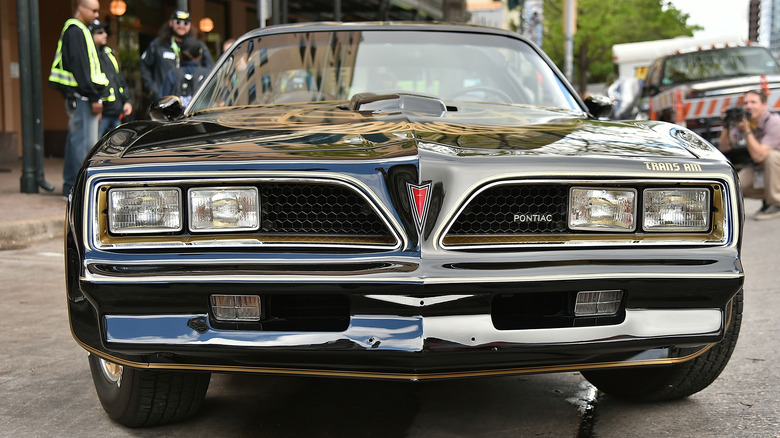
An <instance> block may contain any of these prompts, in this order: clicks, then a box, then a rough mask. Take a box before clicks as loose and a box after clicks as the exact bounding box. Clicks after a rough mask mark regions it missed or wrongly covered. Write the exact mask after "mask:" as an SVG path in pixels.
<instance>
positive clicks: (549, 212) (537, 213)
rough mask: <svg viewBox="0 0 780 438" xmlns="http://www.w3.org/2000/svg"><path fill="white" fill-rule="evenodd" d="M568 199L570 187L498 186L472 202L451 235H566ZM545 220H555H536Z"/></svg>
mask: <svg viewBox="0 0 780 438" xmlns="http://www.w3.org/2000/svg"><path fill="white" fill-rule="evenodd" d="M568 197H569V187H568V186H566V185H553V184H529V185H496V186H493V187H490V188H488V189H486V190H484V191H482V192H480V193H479V194H477V196H475V197H474V198H473V199H472V200H471V202H469V204H468V205H467V206H466V208H464V209H463V211H461V213H460V214H459V215H458V217H457V219H456V220H455V222H454V223H453V224H452V227H450V231H449V233H448V234H449V235H455V236H459V235H460V236H463V235H471V234H506V233H511V234H529V233H532V234H537V233H542V234H559V233H566V232H567V229H566V208H567V205H568V199H569V198H568ZM516 216H518V220H515V217H516ZM542 217H544V218H545V219H546V218H548V217H549V218H550V219H552V220H550V221H547V220H534V218H537V219H539V218H542Z"/></svg>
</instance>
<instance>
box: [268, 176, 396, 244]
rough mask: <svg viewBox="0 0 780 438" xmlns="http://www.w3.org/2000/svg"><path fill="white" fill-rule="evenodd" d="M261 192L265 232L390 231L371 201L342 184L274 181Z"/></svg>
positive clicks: (357, 233)
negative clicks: (369, 202) (371, 204)
mask: <svg viewBox="0 0 780 438" xmlns="http://www.w3.org/2000/svg"><path fill="white" fill-rule="evenodd" d="M260 192H261V194H260V199H261V205H262V207H261V208H262V210H261V215H262V229H261V231H262V232H265V233H271V234H277V233H279V234H281V233H292V234H319V235H322V234H331V235H333V234H335V235H352V236H389V235H390V233H389V231H388V229H387V227H386V226H385V224H384V223H383V222H382V220H381V219H380V218H379V216H378V215H377V214H376V212H375V211H374V210H373V209H372V208H371V206H370V205H369V204H368V202H367V201H366V200H365V199H364V198H363V197H361V196H360V195H358V194H356V193H355V192H353V191H352V190H350V189H348V188H346V187H343V186H341V185H336V184H311V183H272V184H263V185H261V186H260Z"/></svg>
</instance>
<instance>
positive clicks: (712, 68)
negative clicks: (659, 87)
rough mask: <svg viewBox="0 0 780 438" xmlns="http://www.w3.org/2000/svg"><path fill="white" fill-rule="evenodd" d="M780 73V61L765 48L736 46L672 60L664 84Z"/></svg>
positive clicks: (667, 68) (665, 73)
mask: <svg viewBox="0 0 780 438" xmlns="http://www.w3.org/2000/svg"><path fill="white" fill-rule="evenodd" d="M778 73H780V68H779V67H778V65H777V61H775V59H774V58H773V57H772V55H771V54H770V53H769V51H768V50H766V49H765V48H763V47H734V48H730V49H721V50H704V51H700V52H691V53H684V54H681V55H676V56H672V57H670V58H669V59H668V60H667V61H666V65H665V66H664V77H663V84H664V85H673V84H678V83H681V82H690V81H701V80H707V79H720V78H727V77H731V76H748V75H763V74H778Z"/></svg>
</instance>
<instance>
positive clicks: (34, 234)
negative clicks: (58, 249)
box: [0, 216, 65, 250]
mask: <svg viewBox="0 0 780 438" xmlns="http://www.w3.org/2000/svg"><path fill="white" fill-rule="evenodd" d="M64 235H65V218H64V217H61V216H50V217H44V218H39V219H35V220H29V219H25V220H18V221H13V222H6V223H4V224H2V225H0V250H4V249H14V248H19V247H21V246H24V245H26V244H28V243H33V242H38V241H41V240H46V239H53V238H56V237H62V236H64Z"/></svg>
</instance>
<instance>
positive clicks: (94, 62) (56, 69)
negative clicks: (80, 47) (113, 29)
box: [49, 18, 108, 88]
mask: <svg viewBox="0 0 780 438" xmlns="http://www.w3.org/2000/svg"><path fill="white" fill-rule="evenodd" d="M70 26H77V27H78V28H79V29H81V31H82V32H84V41H85V42H86V43H87V54H88V56H89V74H90V79H91V80H92V82H94V83H95V84H97V85H100V86H106V85H108V78H107V77H106V75H105V73H103V71H102V70H101V69H100V60H99V59H98V54H97V49H96V48H95V41H94V40H93V39H92V33H91V32H90V31H89V29H87V26H84V23H82V22H81V21H80V20H77V19H75V18H71V19H69V20H68V21H66V22H65V25H64V26H63V27H62V33H61V34H60V40H59V42H58V43H57V53H55V55H54V62H53V63H52V65H51V74H49V82H54V83H56V84H60V85H64V86H66V87H71V88H76V87H77V86H78V85H79V83H78V82H77V81H76V77H75V76H74V75H73V73H71V72H69V71H67V70H65V69H64V68H63V67H62V37H63V36H65V31H66V30H68V27H70Z"/></svg>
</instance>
